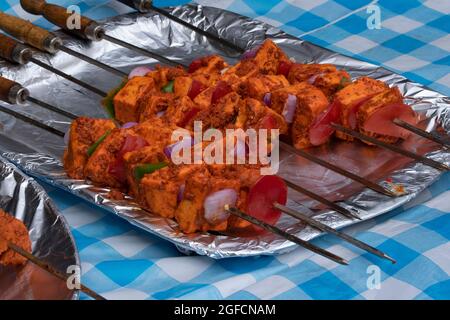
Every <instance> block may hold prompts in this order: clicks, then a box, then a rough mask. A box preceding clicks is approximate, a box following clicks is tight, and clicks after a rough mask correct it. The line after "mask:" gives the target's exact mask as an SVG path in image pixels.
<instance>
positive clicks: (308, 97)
mask: <svg viewBox="0 0 450 320" xmlns="http://www.w3.org/2000/svg"><path fill="white" fill-rule="evenodd" d="M304 86H305V88H304V90H300V91H298V92H297V94H296V97H297V108H296V110H295V116H294V119H293V122H292V127H291V139H292V143H293V145H294V147H295V148H297V149H304V148H308V147H310V146H311V142H310V138H309V128H310V127H311V124H312V123H313V122H314V120H315V119H316V117H317V116H318V115H319V114H321V113H322V112H323V111H325V110H326V109H327V107H328V105H329V102H328V99H327V97H326V96H325V94H324V93H323V92H322V91H321V90H319V89H317V88H316V87H314V86H312V85H310V84H304Z"/></svg>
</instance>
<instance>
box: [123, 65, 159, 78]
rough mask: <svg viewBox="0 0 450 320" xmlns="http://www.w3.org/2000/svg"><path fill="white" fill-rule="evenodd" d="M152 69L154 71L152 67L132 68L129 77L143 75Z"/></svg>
mask: <svg viewBox="0 0 450 320" xmlns="http://www.w3.org/2000/svg"><path fill="white" fill-rule="evenodd" d="M150 71H153V70H152V69H151V68H150V67H137V68H134V69H133V70H131V72H130V74H129V75H128V79H132V78H134V77H143V76H145V75H146V74H147V73H149V72H150Z"/></svg>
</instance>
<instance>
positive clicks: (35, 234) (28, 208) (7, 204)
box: [0, 139, 80, 300]
mask: <svg viewBox="0 0 450 320" xmlns="http://www.w3.org/2000/svg"><path fill="white" fill-rule="evenodd" d="M0 141H2V142H4V140H3V139H2V140H0ZM0 207H1V208H2V209H3V210H5V211H6V212H8V213H10V214H12V215H14V216H15V217H16V218H17V219H20V220H22V221H23V222H24V223H25V225H26V226H27V228H28V230H30V239H31V242H32V250H33V254H34V255H35V256H36V257H38V258H40V259H42V260H44V261H46V262H47V263H48V264H50V265H51V266H53V267H54V268H55V269H56V270H58V271H60V272H62V273H64V274H65V273H66V270H67V268H68V267H69V266H72V265H78V266H79V265H80V261H79V257H78V252H77V249H76V246H75V242H74V240H73V238H72V235H71V233H70V229H69V226H68V225H67V222H66V221H65V219H64V217H63V216H62V215H61V214H60V213H59V212H58V210H57V209H56V207H55V205H54V204H53V202H52V201H51V200H50V198H49V197H48V195H47V193H46V192H45V190H44V189H43V188H42V187H41V186H40V185H39V184H38V183H37V182H36V181H35V180H34V179H32V178H30V177H27V176H26V175H24V174H23V173H22V172H21V171H20V170H19V169H17V167H15V166H14V165H13V164H12V163H10V162H9V161H7V160H6V159H4V158H3V157H0ZM77 298H78V293H77V292H74V291H72V290H69V289H68V288H67V284H66V283H65V282H64V281H61V280H59V279H58V278H56V277H55V276H54V275H52V274H50V273H48V272H47V271H43V270H42V269H41V268H39V267H38V266H36V265H35V264H33V263H31V262H29V261H28V262H27V263H26V264H25V265H24V266H22V267H5V266H0V300H11V299H20V300H22V299H33V300H41V299H42V300H63V299H65V300H67V299H77Z"/></svg>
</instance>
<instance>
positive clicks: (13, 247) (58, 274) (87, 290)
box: [8, 241, 106, 300]
mask: <svg viewBox="0 0 450 320" xmlns="http://www.w3.org/2000/svg"><path fill="white" fill-rule="evenodd" d="M8 248H10V249H11V250H13V251H14V252H17V253H18V254H20V255H21V256H23V257H24V258H26V259H28V260H30V261H31V262H32V263H34V264H35V265H37V266H38V267H40V268H41V269H43V270H45V271H47V272H49V273H51V274H52V275H54V276H56V277H57V278H59V279H61V280H63V281H67V279H68V277H67V276H66V275H65V274H63V273H61V272H59V271H58V270H56V269H55V268H53V267H52V266H51V265H49V264H48V263H46V262H44V261H42V260H41V259H39V258H38V257H36V256H34V255H32V254H31V253H29V252H28V251H26V250H24V249H22V248H21V247H19V246H16V245H15V244H14V243H11V242H9V241H8ZM80 290H81V291H82V292H84V293H86V294H87V295H89V296H91V297H92V298H94V299H95V300H106V299H105V298H104V297H102V296H101V295H99V294H98V293H96V292H95V291H94V290H92V289H90V288H88V287H86V286H85V285H83V284H80Z"/></svg>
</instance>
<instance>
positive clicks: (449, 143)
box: [394, 119, 450, 148]
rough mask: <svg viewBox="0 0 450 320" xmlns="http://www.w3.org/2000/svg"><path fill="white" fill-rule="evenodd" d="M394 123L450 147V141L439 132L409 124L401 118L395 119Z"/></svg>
mask: <svg viewBox="0 0 450 320" xmlns="http://www.w3.org/2000/svg"><path fill="white" fill-rule="evenodd" d="M394 123H395V124H396V125H397V126H399V127H402V128H403V129H406V130H409V131H411V132H413V133H415V134H417V135H419V136H421V137H423V138H425V139H428V140H431V141H434V142H436V143H439V144H440V145H443V146H444V147H447V148H449V147H450V141H448V140H447V141H446V140H445V139H444V138H443V137H441V136H439V135H438V134H433V133H431V132H427V131H425V130H422V129H419V128H416V127H415V126H413V125H411V124H409V123H408V122H405V121H403V120H401V119H394Z"/></svg>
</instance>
